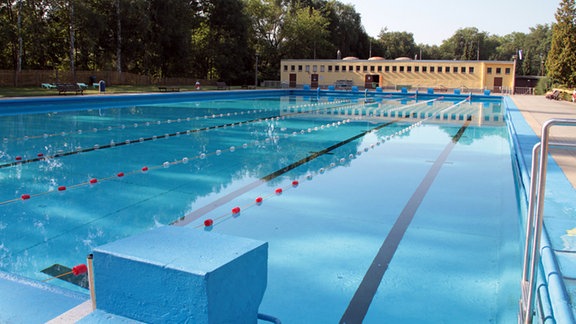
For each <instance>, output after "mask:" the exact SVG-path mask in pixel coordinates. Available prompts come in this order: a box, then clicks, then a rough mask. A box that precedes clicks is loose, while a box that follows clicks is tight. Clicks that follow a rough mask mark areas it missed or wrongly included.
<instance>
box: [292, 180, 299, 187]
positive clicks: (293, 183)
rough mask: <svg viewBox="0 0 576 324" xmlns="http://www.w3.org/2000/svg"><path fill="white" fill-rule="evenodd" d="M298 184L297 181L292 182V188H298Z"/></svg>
mask: <svg viewBox="0 0 576 324" xmlns="http://www.w3.org/2000/svg"><path fill="white" fill-rule="evenodd" d="M299 184H300V183H299V182H298V180H294V181H292V187H298V185H299Z"/></svg>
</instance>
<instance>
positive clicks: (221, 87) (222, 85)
mask: <svg viewBox="0 0 576 324" xmlns="http://www.w3.org/2000/svg"><path fill="white" fill-rule="evenodd" d="M216 89H218V90H230V87H229V86H227V85H226V82H216Z"/></svg>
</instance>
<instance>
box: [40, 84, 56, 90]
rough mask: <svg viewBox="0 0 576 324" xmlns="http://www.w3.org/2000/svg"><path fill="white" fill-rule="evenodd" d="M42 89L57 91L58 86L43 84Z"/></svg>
mask: <svg viewBox="0 0 576 324" xmlns="http://www.w3.org/2000/svg"><path fill="white" fill-rule="evenodd" d="M42 88H44V89H56V86H55V85H53V84H52V83H42Z"/></svg>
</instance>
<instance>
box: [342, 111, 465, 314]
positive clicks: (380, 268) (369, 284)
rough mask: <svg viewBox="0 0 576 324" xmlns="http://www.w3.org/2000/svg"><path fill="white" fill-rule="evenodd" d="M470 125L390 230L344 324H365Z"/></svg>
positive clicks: (436, 163)
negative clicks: (394, 260)
mask: <svg viewBox="0 0 576 324" xmlns="http://www.w3.org/2000/svg"><path fill="white" fill-rule="evenodd" d="M469 125H470V120H468V121H466V122H465V123H464V125H463V126H462V127H461V128H460V129H459V130H458V132H457V133H456V135H454V136H453V137H452V140H451V141H450V143H448V145H447V146H446V147H445V148H444V150H443V151H442V153H440V156H438V158H437V159H436V161H435V162H434V164H433V165H432V167H431V168H430V170H429V171H428V173H427V174H426V176H425V177H424V179H423V180H422V182H421V183H420V185H419V186H418V188H416V191H414V193H413V194H412V197H410V200H409V201H408V203H406V206H404V209H403V210H402V212H401V213H400V216H398V219H397V220H396V222H395V223H394V225H393V226H392V228H391V229H390V232H389V233H388V236H387V237H386V239H385V240H384V242H383V243H382V246H381V247H380V249H379V250H378V253H377V254H376V257H375V258H374V260H373V261H372V264H371V265H370V267H369V268H368V271H366V275H365V276H364V278H363V279H362V282H361V283H360V285H359V286H358V289H357V290H356V292H355V293H354V296H353V297H352V300H350V303H349V304H348V308H346V311H345V312H344V314H343V315H342V318H341V319H340V323H341V324H344V323H346V324H356V323H362V321H363V320H364V317H365V316H366V313H367V312H368V308H369V307H370V304H371V303H372V299H373V298H374V295H375V294H376V291H377V290H378V287H379V286H380V282H381V281H382V277H384V273H385V272H386V270H387V269H388V266H389V265H390V262H391V261H392V258H393V257H394V254H395V253H396V250H397V249H398V245H399V244H400V241H401V240H402V238H403V237H404V234H405V233H406V230H407V229H408V226H410V223H411V222H412V219H413V218H414V214H416V210H417V209H418V207H419V206H420V204H421V203H422V200H423V199H424V197H425V196H426V193H427V192H428V189H429V188H430V186H431V185H432V183H433V182H434V179H435V178H436V176H437V175H438V172H439V171H440V169H441V168H442V165H443V164H444V163H445V162H446V159H447V158H448V155H450V152H452V149H453V148H454V147H455V146H456V143H458V141H459V140H460V138H461V137H462V134H464V131H465V130H466V128H468V126H469Z"/></svg>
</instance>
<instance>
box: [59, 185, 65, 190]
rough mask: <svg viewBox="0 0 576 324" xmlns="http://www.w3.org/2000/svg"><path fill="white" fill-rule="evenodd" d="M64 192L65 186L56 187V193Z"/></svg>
mask: <svg viewBox="0 0 576 324" xmlns="http://www.w3.org/2000/svg"><path fill="white" fill-rule="evenodd" d="M64 190H66V186H60V187H58V191H64Z"/></svg>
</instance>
